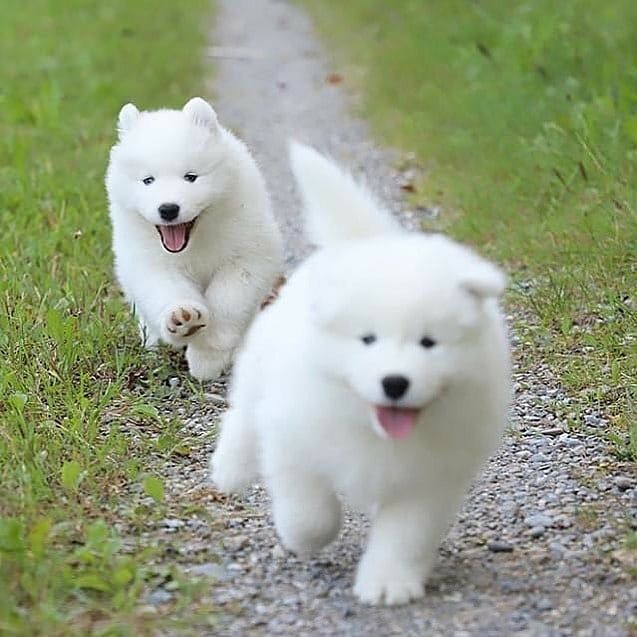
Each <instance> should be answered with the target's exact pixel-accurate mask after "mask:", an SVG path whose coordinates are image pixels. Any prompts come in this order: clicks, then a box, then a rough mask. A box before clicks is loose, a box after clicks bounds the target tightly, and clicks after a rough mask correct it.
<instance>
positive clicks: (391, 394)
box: [381, 376, 409, 400]
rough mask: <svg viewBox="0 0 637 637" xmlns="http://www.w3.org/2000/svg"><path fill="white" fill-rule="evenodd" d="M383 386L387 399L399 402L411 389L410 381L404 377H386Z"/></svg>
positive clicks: (382, 382)
mask: <svg viewBox="0 0 637 637" xmlns="http://www.w3.org/2000/svg"><path fill="white" fill-rule="evenodd" d="M381 384H382V385H383V391H384V392H385V395H386V396H387V398H391V399H392V400H398V399H399V398H401V397H402V396H404V395H405V392H406V391H407V388H408V387H409V379H408V378H405V377H404V376H385V378H383V380H382V381H381Z"/></svg>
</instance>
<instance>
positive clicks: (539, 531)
mask: <svg viewBox="0 0 637 637" xmlns="http://www.w3.org/2000/svg"><path fill="white" fill-rule="evenodd" d="M529 533H530V534H531V537H533V538H536V539H537V538H539V537H542V536H543V535H544V534H545V533H546V529H545V528H544V527H543V526H539V525H538V526H534V527H533V528H531V530H530V531H529Z"/></svg>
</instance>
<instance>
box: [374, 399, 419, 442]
mask: <svg viewBox="0 0 637 637" xmlns="http://www.w3.org/2000/svg"><path fill="white" fill-rule="evenodd" d="M420 412H421V410H420V409H416V408H414V407H393V406H387V405H374V416H375V417H376V421H377V422H378V424H379V425H380V427H381V428H382V431H383V432H384V433H386V434H387V435H388V436H389V437H390V438H394V439H395V440H401V439H402V438H406V437H407V436H408V435H409V434H410V433H411V432H412V431H413V430H414V427H415V426H416V422H417V421H418V416H419V415H420Z"/></svg>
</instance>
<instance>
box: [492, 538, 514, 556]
mask: <svg viewBox="0 0 637 637" xmlns="http://www.w3.org/2000/svg"><path fill="white" fill-rule="evenodd" d="M488 549H489V550H490V551H491V552H492V553H512V552H513V545H512V544H509V543H508V542H502V541H500V540H494V541H493V542H490V543H489V546H488Z"/></svg>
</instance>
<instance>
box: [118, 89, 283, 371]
mask: <svg viewBox="0 0 637 637" xmlns="http://www.w3.org/2000/svg"><path fill="white" fill-rule="evenodd" d="M118 128H119V140H118V142H117V143H116V144H115V146H113V148H112V150H111V156H110V163H109V166H108V171H107V174H106V189H107V193H108V199H109V203H110V216H111V221H112V225H113V251H114V253H115V271H116V274H117V278H118V280H119V282H120V284H121V287H122V289H123V291H124V294H125V295H126V297H127V299H128V301H129V302H130V303H131V305H132V306H133V308H134V311H135V312H136V313H137V315H138V318H139V323H140V330H141V333H142V339H143V340H144V342H145V343H146V345H148V346H154V345H155V344H156V343H157V342H158V341H163V342H165V343H169V344H170V345H173V346H174V347H179V348H182V347H186V358H187V360H188V365H189V369H190V373H191V374H192V375H193V376H194V377H195V378H197V379H200V380H206V379H214V378H216V377H217V376H219V374H220V373H221V372H222V371H223V370H224V369H225V368H226V367H227V366H228V365H229V363H230V362H231V360H232V358H233V354H234V352H235V350H236V348H237V346H238V345H239V343H240V341H241V339H242V337H243V335H244V333H245V330H246V329H247V326H248V324H249V323H250V321H251V319H252V317H253V316H254V314H255V313H256V311H257V310H258V308H259V305H260V304H261V302H262V301H263V299H264V298H265V297H266V296H267V295H268V293H269V292H270V290H271V287H272V285H273V283H274V281H275V280H276V278H277V276H278V275H279V274H280V272H281V268H282V248H281V239H280V236H279V231H278V229H277V226H276V224H275V221H274V218H273V216H272V212H271V208H270V199H269V196H268V193H267V191H266V187H265V183H264V180H263V177H262V175H261V173H260V171H259V169H258V168H257V165H256V163H255V162H254V160H253V159H252V156H251V155H250V152H249V151H248V149H247V148H246V147H245V145H244V144H243V143H242V142H241V141H239V140H238V139H237V138H236V137H235V136H234V135H232V133H230V132H229V131H227V130H226V129H225V128H223V127H222V126H221V125H220V124H219V122H218V120H217V116H216V114H215V111H214V110H213V108H212V107H211V106H210V104H208V103H207V102H206V101H204V100H203V99H201V98H199V97H195V98H193V99H191V100H190V101H189V102H188V103H187V104H186V105H185V106H184V107H183V109H181V110H168V109H165V110H158V111H146V112H140V111H139V110H138V109H137V108H136V107H135V106H134V105H133V104H127V105H126V106H124V107H123V108H122V110H121V112H120V114H119V123H118Z"/></svg>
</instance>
